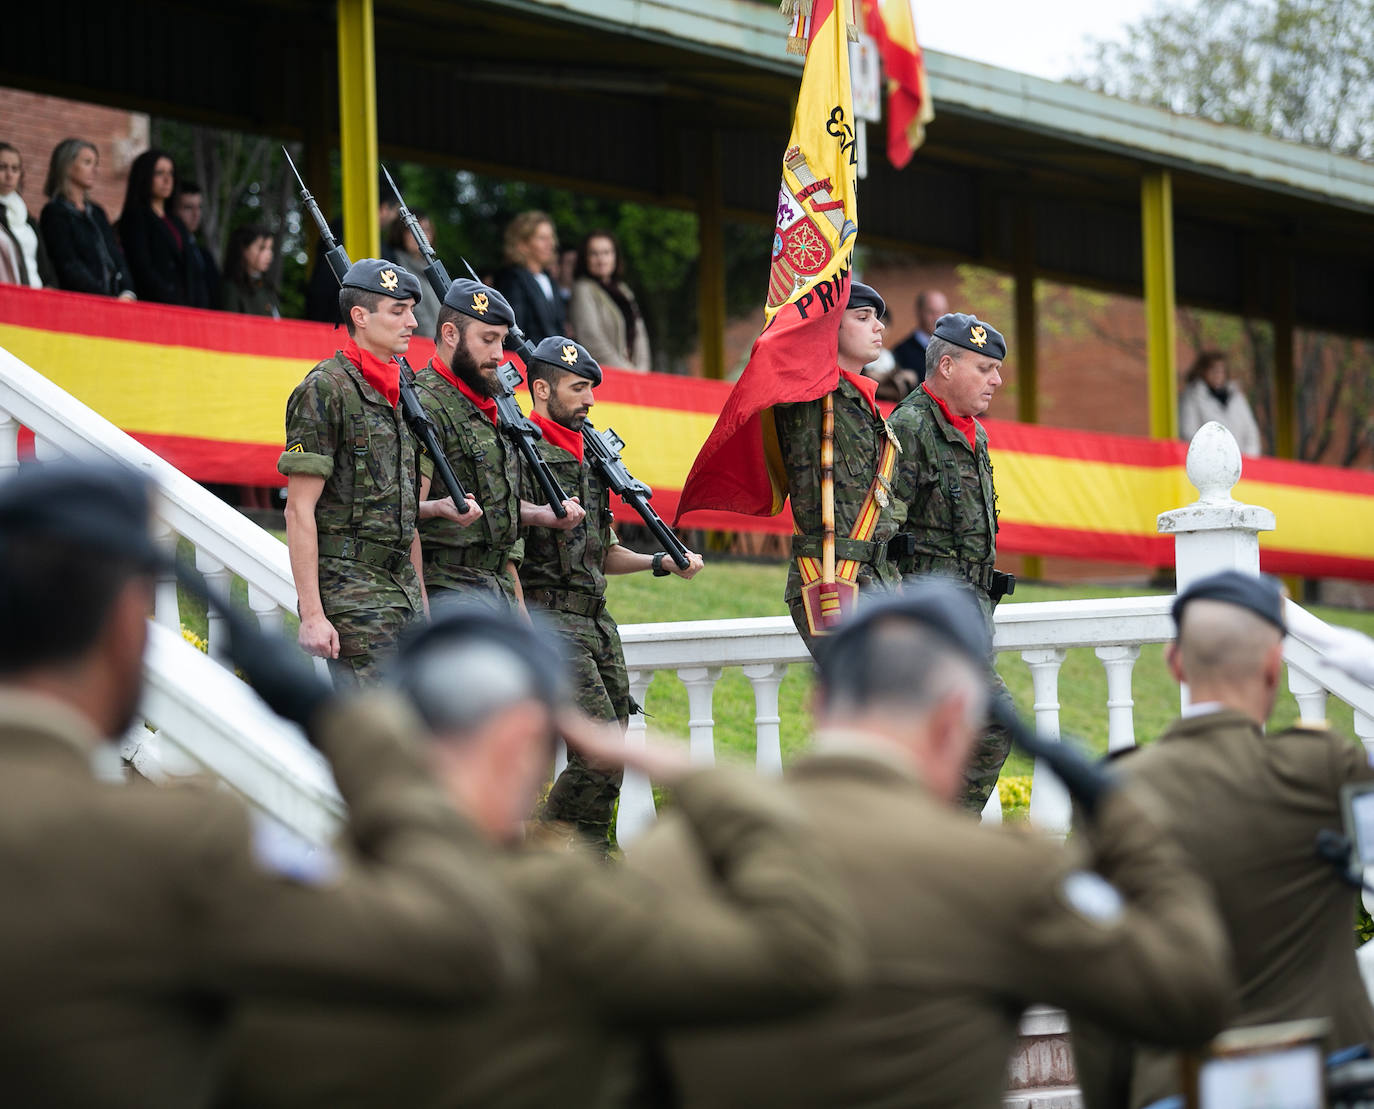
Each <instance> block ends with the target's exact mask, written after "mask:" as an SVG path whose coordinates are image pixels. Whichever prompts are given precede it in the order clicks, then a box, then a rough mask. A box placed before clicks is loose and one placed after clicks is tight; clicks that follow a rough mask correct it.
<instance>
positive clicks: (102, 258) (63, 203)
mask: <svg viewBox="0 0 1374 1109" xmlns="http://www.w3.org/2000/svg"><path fill="white" fill-rule="evenodd" d="M99 165H100V154H99V152H98V151H97V150H96V148H95V144H94V143H89V142H86V141H85V140H84V139H63V140H62V141H61V142H60V143H58V144H57V146H56V147H55V148H54V149H53V152H52V160H51V161H50V162H49V163H48V180H47V181H46V182H45V183H44V185H43V194H44V195H45V196H47V197H49V198H50V199H49V200H48V203H47V204H46V205H44V207H43V213H42V215H41V216H40V218H39V226H40V228H41V229H42V231H43V242H44V244H45V245H46V246H47V248H48V257H49V259H51V261H52V265H53V269H54V270H56V271H57V284H58V286H59V287H60V288H63V289H70V290H72V291H73V292H78V293H96V294H98V295H100V296H117V297H122V298H123V299H125V300H133V299H135V298H134V290H133V286H132V285H131V284H130V283H129V278H128V270H127V267H126V264H125V261H124V254H123V252H121V251H120V249H119V244H118V243H116V242H115V237H114V232H113V231H112V230H111V229H110V221H109V220H108V219H106V218H105V209H104V208H102V207H101V206H100V205H99V204H97V203H96V202H95V201H94V200H92V199H91V198H90V192H91V187H92V186H93V185H94V184H95V173H96V168H97V167H98V166H99Z"/></svg>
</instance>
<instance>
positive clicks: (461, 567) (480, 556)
mask: <svg viewBox="0 0 1374 1109" xmlns="http://www.w3.org/2000/svg"><path fill="white" fill-rule="evenodd" d="M415 384H416V386H417V387H418V388H417V392H418V393H419V395H420V403H421V404H423V405H424V408H425V412H426V413H427V414H428V415H429V418H430V419H431V420H433V421H434V428H435V434H436V435H437V437H438V439H439V446H440V447H442V448H443V450H444V453H445V455H447V457H448V461H449V465H450V466H452V467H453V473H454V476H455V477H456V478H457V479H458V481H459V482H460V483H461V484H462V486H463V488H464V489H465V490H467V492H469V493H471V494H472V496H473V497H474V498H475V499H476V501H477V503H478V504H479V505H481V506H482V517H481V519H479V520H478V521H477V522H476V523H474V524H470V525H468V526H467V527H461V526H460V525H458V524H457V523H455V522H454V521H452V520H445V519H442V518H436V519H430V520H425V521H423V522H422V523H421V524H420V543H421V545H422V547H423V550H424V567H425V588H426V589H427V590H428V591H429V599H430V603H431V604H433V603H435V602H436V601H438V600H440V599H441V598H442V596H443V595H444V594H445V593H454V594H461V595H463V596H464V597H466V598H475V599H485V600H490V601H493V602H496V603H498V604H500V605H503V606H511V607H513V606H514V605H515V582H514V581H513V580H512V579H511V577H510V575H509V574H508V573H507V572H506V564H507V563H508V562H514V563H515V564H516V565H517V566H518V565H519V564H520V560H521V558H522V557H523V555H524V550H525V543H524V540H523V539H521V538H520V453H519V452H518V451H517V450H515V449H514V448H513V447H512V446H511V445H510V444H508V443H507V442H506V438H505V436H503V435H502V434H501V432H500V431H499V430H498V429H497V427H496V425H495V424H493V423H492V421H491V420H490V419H489V418H488V417H487V416H486V414H485V413H483V412H482V411H481V410H480V409H478V408H477V406H476V405H475V404H473V403H472V401H471V400H469V399H468V398H467V397H466V396H464V395H463V393H462V392H461V391H460V390H459V389H458V388H457V387H456V386H454V385H453V384H452V382H450V381H448V380H447V379H446V378H445V377H444V376H443V375H442V374H440V372H439V371H438V370H436V369H435V368H434V363H433V362H430V364H429V365H427V366H425V367H424V369H422V370H420V372H419V373H417V374H416V375H415ZM420 471H421V473H423V474H424V476H425V477H427V478H429V479H430V494H429V495H430V496H431V497H434V498H438V497H443V496H446V495H447V490H445V489H444V487H443V482H442V481H441V480H438V479H436V478H435V477H434V463H433V461H431V459H430V458H429V456H428V455H427V454H423V453H422V454H421V456H420ZM436 486H437V488H436Z"/></svg>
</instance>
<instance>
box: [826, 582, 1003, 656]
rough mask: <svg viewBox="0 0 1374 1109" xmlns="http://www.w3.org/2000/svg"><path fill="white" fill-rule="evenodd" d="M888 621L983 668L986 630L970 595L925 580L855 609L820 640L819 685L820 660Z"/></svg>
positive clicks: (952, 585)
mask: <svg viewBox="0 0 1374 1109" xmlns="http://www.w3.org/2000/svg"><path fill="white" fill-rule="evenodd" d="M888 619H897V620H909V621H912V622H913V623H917V624H921V625H923V626H924V627H926V628H927V629H928V630H929V631H931V632H932V633H934V634H935V635H937V636H939V637H940V638H941V639H943V640H945V641H946V642H947V644H948V645H949V646H950V647H951V648H952V649H954V650H956V651H958V652H959V653H960V654H962V655H963V656H964V657H966V658H967V659H968V660H969V661H970V662H972V663H973V664H974V665H975V666H978V667H980V668H981V667H983V666H986V665H987V661H988V657H989V656H990V655H991V653H992V641H991V640H990V639H989V638H988V631H987V625H986V624H985V623H984V621H983V613H982V610H981V609H980V608H979V607H978V602H977V601H975V600H974V599H973V594H972V592H971V591H970V590H969V589H967V588H966V587H964V586H961V585H958V584H956V583H955V582H953V581H950V580H946V579H944V578H938V577H931V578H925V579H923V580H921V581H917V582H915V583H913V584H911V585H906V586H904V587H903V588H902V592H901V593H897V594H891V595H889V596H884V597H879V598H878V599H876V600H872V601H869V602H868V603H866V604H862V605H860V607H859V608H858V610H857V611H856V612H855V614H854V616H852V617H851V618H850V619H849V620H848V621H847V622H846V623H845V624H844V625H843V626H842V627H841V628H840V629H839V630H838V631H837V632H835V634H834V635H831V636H829V637H828V639H827V640H825V641H822V642H823V647H822V650H821V652H820V656H819V658H818V659H817V662H818V664H819V668H820V672H821V679H822V681H824V679H825V673H826V665H825V660H826V658H828V657H829V656H830V655H831V653H832V652H838V651H844V650H845V649H846V644H848V645H851V646H852V645H853V644H855V643H858V642H861V641H862V639H863V638H864V637H866V636H868V635H869V634H871V631H872V629H873V627H874V625H876V624H878V623H880V622H882V621H884V620H888Z"/></svg>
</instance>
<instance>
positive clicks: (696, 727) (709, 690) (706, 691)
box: [677, 666, 721, 766]
mask: <svg viewBox="0 0 1374 1109" xmlns="http://www.w3.org/2000/svg"><path fill="white" fill-rule="evenodd" d="M720 672H721V667H719V666H684V667H683V668H682V669H680V670H679V671H678V672H677V676H678V677H679V678H680V679H681V680H682V684H683V685H685V686H686V687H687V712H688V718H687V734H688V736H689V737H690V743H691V751H692V761H693V762H694V763H696V764H697V765H699V766H711V765H713V764H714V763H715V761H716V746H715V744H716V722H715V720H714V719H713V718H712V716H711V708H712V701H713V700H714V698H715V691H716V682H717V681H719V680H720Z"/></svg>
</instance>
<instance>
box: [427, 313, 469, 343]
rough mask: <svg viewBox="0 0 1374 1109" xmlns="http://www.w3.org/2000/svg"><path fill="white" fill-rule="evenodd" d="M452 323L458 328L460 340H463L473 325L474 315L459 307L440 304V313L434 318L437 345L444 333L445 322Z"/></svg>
mask: <svg viewBox="0 0 1374 1109" xmlns="http://www.w3.org/2000/svg"><path fill="white" fill-rule="evenodd" d="M446 323H451V324H453V326H454V327H456V328H457V329H458V341H459V342H462V340H463V336H464V335H466V334H467V333H468V328H469V327H470V326H471V325H472V317H471V316H469V315H468V314H467V313H466V312H460V311H458V309H457V308H450V307H449V306H448V305H447V304H440V305H439V315H438V316H437V317H436V318H435V320H434V342H435V344H436V345H437V344H438V343H439V342H440V341H441V336H442V335H443V334H444V324H446Z"/></svg>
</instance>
